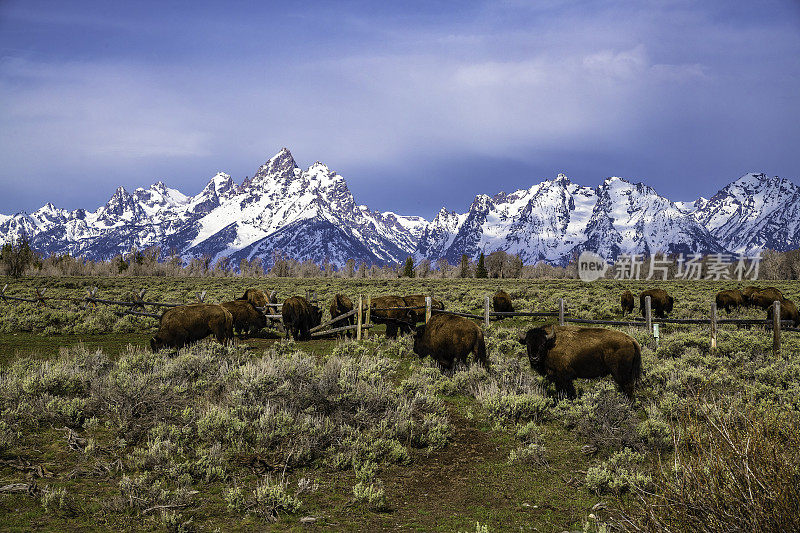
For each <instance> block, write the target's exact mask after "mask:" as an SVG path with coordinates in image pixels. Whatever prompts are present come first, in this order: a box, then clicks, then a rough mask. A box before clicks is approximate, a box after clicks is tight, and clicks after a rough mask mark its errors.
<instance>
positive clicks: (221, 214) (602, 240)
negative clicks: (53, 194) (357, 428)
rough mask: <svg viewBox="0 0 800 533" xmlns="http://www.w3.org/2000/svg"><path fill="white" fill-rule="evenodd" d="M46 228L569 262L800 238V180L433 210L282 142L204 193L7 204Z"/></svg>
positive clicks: (628, 185)
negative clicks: (383, 198) (371, 197)
mask: <svg viewBox="0 0 800 533" xmlns="http://www.w3.org/2000/svg"><path fill="white" fill-rule="evenodd" d="M21 232H24V233H26V234H28V235H29V236H32V241H31V242H32V244H33V245H34V247H35V248H36V247H38V249H40V250H41V251H43V252H44V253H71V254H73V255H84V256H86V257H89V258H93V259H97V258H104V259H107V258H109V257H112V256H113V255H114V254H117V253H119V252H120V251H124V250H128V249H130V247H131V246H136V247H137V248H144V247H147V246H160V247H161V248H162V249H165V250H166V249H175V250H179V251H180V254H181V255H182V256H183V258H184V259H185V260H188V259H190V258H192V257H198V256H202V255H210V256H211V257H215V258H218V257H222V256H227V257H230V258H231V259H232V260H234V259H235V260H236V261H235V262H238V259H244V258H247V259H250V258H253V257H260V258H261V259H262V261H264V263H265V264H266V265H269V264H270V261H271V260H272V258H273V254H274V253H275V252H278V251H281V252H284V253H286V254H288V255H291V256H292V257H295V258H296V259H298V260H304V259H312V260H314V261H316V262H318V263H323V262H326V261H328V262H332V263H334V264H337V265H342V264H344V263H345V262H346V261H347V260H348V259H351V258H352V259H355V260H356V261H365V262H367V263H373V262H378V263H387V262H402V261H404V260H405V258H406V257H408V256H409V255H414V256H415V258H416V259H417V260H420V259H430V260H436V259H439V258H445V259H447V260H448V261H450V262H451V263H457V262H458V261H459V260H460V258H461V255H462V254H467V255H468V256H471V257H475V256H476V255H477V254H479V253H480V252H481V251H483V252H485V253H491V252H493V251H495V250H503V251H506V252H507V253H510V254H519V255H520V257H522V259H523V260H524V261H525V262H526V263H535V262H537V261H547V262H550V263H556V264H564V263H566V262H567V261H569V260H570V259H571V258H572V257H573V256H574V255H575V254H576V253H579V252H580V251H582V250H584V249H588V250H594V251H597V252H598V253H601V254H602V255H604V257H607V258H608V259H613V258H614V257H616V256H617V255H618V254H619V253H649V252H656V251H666V252H671V253H689V252H696V251H699V252H706V253H716V252H722V251H731V252H733V251H739V250H742V249H746V250H750V249H751V248H753V247H754V246H768V247H772V248H776V249H791V248H797V247H800V187H798V186H796V185H794V184H793V183H791V182H789V181H788V180H784V179H781V178H777V177H774V178H770V177H768V176H766V175H765V174H763V173H748V174H745V175H743V176H741V177H740V178H738V179H737V180H736V181H734V182H732V183H731V184H729V185H728V186H727V187H725V188H723V189H721V190H720V191H719V192H718V193H717V194H715V195H714V196H712V197H711V199H709V200H706V199H705V198H700V199H698V200H696V201H694V202H691V203H690V202H673V201H671V200H669V199H668V198H666V197H663V196H661V195H659V194H658V193H657V192H656V191H655V190H654V189H653V188H651V187H649V186H647V185H644V184H643V183H632V182H631V181H629V180H627V179H624V178H621V177H617V176H612V177H608V178H605V179H604V180H603V181H602V182H601V183H600V184H598V185H597V186H596V187H588V186H583V185H579V184H576V183H573V182H572V181H571V180H570V179H569V178H568V177H567V176H566V175H565V174H563V173H560V174H558V175H557V176H556V177H555V178H550V179H547V180H542V181H539V182H537V183H535V184H533V185H532V186H531V187H529V188H527V189H519V190H517V191H515V192H513V193H506V192H503V191H501V192H498V193H496V194H492V195H488V194H478V195H476V196H475V197H474V200H473V201H472V202H471V204H470V205H469V208H468V209H467V210H466V211H464V212H459V211H451V210H448V209H447V207H442V208H441V209H440V210H439V212H438V213H437V214H436V216H435V217H434V219H433V220H432V221H430V222H429V221H427V220H425V219H424V218H422V217H415V216H404V215H400V214H397V213H395V212H392V211H384V212H380V211H375V210H370V209H369V208H368V207H367V206H365V205H358V204H356V202H355V199H354V198H353V195H352V193H351V192H350V190H349V188H348V185H347V182H346V180H345V178H344V177H342V176H340V175H339V174H338V173H337V172H335V171H333V170H331V169H330V168H329V167H328V166H327V165H325V164H324V163H321V162H320V161H316V162H315V163H314V164H312V165H311V166H309V167H308V169H306V170H302V169H301V168H299V167H298V166H297V163H296V162H295V160H294V158H293V156H292V154H291V152H289V150H288V149H285V148H284V149H282V150H280V151H279V152H278V153H277V154H275V155H274V156H273V157H271V158H270V159H269V160H268V161H267V162H266V163H265V164H263V165H261V166H260V167H259V168H258V171H257V172H256V173H255V175H254V176H253V178H252V179H246V180H245V182H244V183H242V185H241V186H239V187H237V186H236V184H235V183H234V181H233V179H232V178H231V176H230V175H229V174H226V173H224V172H218V173H217V174H215V175H214V176H213V177H212V178H211V179H210V180H209V181H208V182H207V184H206V185H205V187H204V188H203V189H202V190H201V191H200V192H199V193H198V194H197V195H195V196H193V197H187V196H184V195H183V194H182V193H180V192H179V191H177V190H175V189H170V188H169V187H168V186H167V185H166V184H165V183H164V182H163V181H157V182H156V183H154V184H153V185H151V186H150V187H149V188H147V189H143V188H137V189H136V190H135V191H134V192H133V194H131V193H130V192H128V191H127V190H126V189H125V188H124V187H119V188H117V189H116V190H115V192H114V194H113V195H112V196H111V198H110V199H109V201H108V202H107V203H106V204H105V205H102V206H100V207H99V208H98V209H97V210H96V211H94V212H91V211H90V212H86V211H85V210H83V209H78V210H76V211H72V212H69V211H66V210H64V209H59V208H56V207H55V206H53V204H51V203H48V204H46V205H44V206H43V207H42V208H40V209H39V210H37V211H36V212H34V213H33V214H31V215H28V214H26V213H18V214H17V215H14V216H5V215H0V242H3V241H5V240H7V239H9V238H15V237H16V236H19V235H20V234H21Z"/></svg>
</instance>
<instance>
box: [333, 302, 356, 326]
mask: <svg viewBox="0 0 800 533" xmlns="http://www.w3.org/2000/svg"><path fill="white" fill-rule="evenodd" d="M330 310H331V318H336V317H337V316H339V315H343V314H345V313H347V312H349V311H352V310H353V302H352V300H350V298H348V297H347V296H345V295H343V294H337V295H336V296H334V297H333V301H332V302H331V308H330ZM355 320H356V317H355V315H350V316H349V317H347V318H343V319H341V320H337V321H336V322H333V323H331V327H333V328H343V327H345V326H352V325H353V324H354V323H355ZM346 333H347V335H352V334H353V330H348V331H347V332H346Z"/></svg>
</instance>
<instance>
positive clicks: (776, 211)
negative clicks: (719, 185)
mask: <svg viewBox="0 0 800 533" xmlns="http://www.w3.org/2000/svg"><path fill="white" fill-rule="evenodd" d="M701 200H702V198H701ZM701 200H698V202H699V201H701ZM693 215H694V217H695V218H696V219H697V221H698V222H700V223H701V224H702V225H704V226H705V227H706V228H708V230H709V231H710V232H711V234H712V235H713V236H714V238H715V239H717V241H718V242H719V243H720V244H721V245H722V246H724V247H725V248H727V249H728V250H731V251H733V252H737V253H753V252H755V251H757V250H759V249H762V248H769V249H773V250H789V249H795V248H798V247H800V187H798V186H797V185H795V184H794V183H792V182H791V181H789V180H786V179H781V178H779V177H777V176H776V177H769V176H767V175H765V174H754V173H751V174H745V175H744V176H742V177H741V178H739V179H738V180H736V181H734V182H733V183H731V184H730V185H728V186H727V187H724V188H723V189H722V190H720V191H719V192H718V193H717V194H715V195H714V196H712V197H711V199H709V200H707V201H703V202H702V203H701V204H700V205H699V206H698V208H697V209H696V210H695V211H694V212H693Z"/></svg>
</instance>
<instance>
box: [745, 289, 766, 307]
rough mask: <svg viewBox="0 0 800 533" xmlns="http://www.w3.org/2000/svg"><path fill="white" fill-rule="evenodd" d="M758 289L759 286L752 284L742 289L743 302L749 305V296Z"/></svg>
mask: <svg viewBox="0 0 800 533" xmlns="http://www.w3.org/2000/svg"><path fill="white" fill-rule="evenodd" d="M760 290H761V288H760V287H754V286H753V285H751V286H749V287H745V288H744V289H742V298H743V299H744V304H745V305H750V297H751V296H753V295H754V294H755V293H757V292H758V291H760Z"/></svg>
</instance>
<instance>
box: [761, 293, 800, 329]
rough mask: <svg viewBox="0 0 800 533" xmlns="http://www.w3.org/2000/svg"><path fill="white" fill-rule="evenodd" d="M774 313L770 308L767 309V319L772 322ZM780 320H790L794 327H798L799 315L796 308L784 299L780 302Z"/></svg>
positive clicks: (791, 302) (792, 303)
mask: <svg viewBox="0 0 800 533" xmlns="http://www.w3.org/2000/svg"><path fill="white" fill-rule="evenodd" d="M774 314H775V313H774V312H773V308H772V306H770V307H769V308H768V309H767V319H768V320H772V317H773V315H774ZM781 320H791V321H792V322H793V326H794V327H796V328H797V327H800V314H798V312H797V306H795V305H794V302H793V301H791V300H786V299H784V300H783V301H782V302H781Z"/></svg>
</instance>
